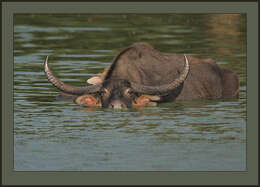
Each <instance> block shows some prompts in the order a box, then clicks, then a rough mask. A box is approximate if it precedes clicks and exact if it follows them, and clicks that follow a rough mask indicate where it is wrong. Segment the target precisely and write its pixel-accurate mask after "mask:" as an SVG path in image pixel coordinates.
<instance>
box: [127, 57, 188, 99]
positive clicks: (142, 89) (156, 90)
mask: <svg viewBox="0 0 260 187" xmlns="http://www.w3.org/2000/svg"><path fill="white" fill-rule="evenodd" d="M184 58H185V66H184V69H183V71H182V74H181V75H180V76H179V78H177V79H175V80H174V81H173V82H171V83H169V84H165V85H162V86H145V85H140V84H135V83H131V86H132V88H133V90H134V91H136V92H138V93H144V94H150V95H161V94H164V93H168V92H169V91H171V90H174V89H176V88H177V87H178V86H180V85H181V84H182V83H183V82H184V81H185V79H186V78H187V76H188V73H189V69H190V66H189V62H188V59H187V57H186V55H184Z"/></svg>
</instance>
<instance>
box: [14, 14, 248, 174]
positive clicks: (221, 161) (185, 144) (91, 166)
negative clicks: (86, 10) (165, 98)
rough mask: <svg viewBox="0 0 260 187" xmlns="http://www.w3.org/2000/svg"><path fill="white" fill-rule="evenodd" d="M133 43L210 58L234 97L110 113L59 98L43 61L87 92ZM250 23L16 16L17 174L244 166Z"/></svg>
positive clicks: (218, 17) (172, 17) (240, 19)
mask: <svg viewBox="0 0 260 187" xmlns="http://www.w3.org/2000/svg"><path fill="white" fill-rule="evenodd" d="M134 42H147V43H149V44H150V45H152V46H153V47H154V48H155V49H157V50H159V51H162V52H174V53H186V54H189V55H194V56H198V57H201V58H213V59H215V60H216V62H217V64H219V66H221V67H225V68H228V69H231V70H232V71H234V72H235V73H236V74H237V75H238V76H239V79H240V97H239V99H231V100H202V101H189V102H188V101H186V102H175V103H165V104H161V105H159V106H157V107H147V108H141V109H130V110H127V111H113V110H109V109H102V108H100V109H90V108H83V107H80V106H77V105H75V104H74V103H73V102H71V101H58V100H56V99H55V97H56V95H57V94H58V91H57V89H55V88H54V87H53V86H52V85H51V84H50V83H49V82H48V81H47V79H46V77H45V74H44V72H43V62H44V59H45V58H46V56H47V55H48V56H49V62H50V64H51V67H52V69H53V71H54V72H55V74H56V75H57V76H58V77H60V78H61V79H62V80H63V81H65V82H66V83H69V84H74V85H84V84H86V80H87V79H88V78H90V77H91V76H92V75H94V74H96V73H99V72H102V71H103V69H104V67H107V66H108V65H109V64H110V63H111V61H112V59H113V57H114V56H115V55H116V54H117V53H118V52H119V51H120V50H121V49H122V48H124V47H127V46H128V45H131V44H133V43H134ZM246 63H247V62H246V17H245V15H241V14H161V15H159V14H158V15H149V14H126V15H122V14H115V15H113V14H107V15H106V14H104V15H95V14H89V15H88V14H73V15H69V14H68V15H58V14H56V15H51V14H45V15H29V14H28V15H21V14H20V15H15V17H14V138H15V139H14V169H15V170H16V171H241V170H245V169H246Z"/></svg>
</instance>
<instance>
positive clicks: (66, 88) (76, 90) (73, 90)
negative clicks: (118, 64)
mask: <svg viewBox="0 0 260 187" xmlns="http://www.w3.org/2000/svg"><path fill="white" fill-rule="evenodd" d="M44 72H45V74H46V76H47V78H48V80H49V81H50V82H51V83H52V84H53V86H55V87H56V88H58V89H59V90H61V91H62V92H65V93H68V94H74V95H82V94H85V93H95V92H98V91H99V90H100V88H101V84H97V85H92V86H84V87H76V86H70V85H68V84H65V83H64V82H62V81H61V80H59V79H58V78H56V77H55V76H54V75H53V73H52V72H51V70H50V68H49V66H48V56H47V57H46V60H45V63H44Z"/></svg>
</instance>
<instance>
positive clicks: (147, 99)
mask: <svg viewBox="0 0 260 187" xmlns="http://www.w3.org/2000/svg"><path fill="white" fill-rule="evenodd" d="M159 100H160V97H159V96H151V95H141V96H140V97H138V98H137V99H136V101H135V103H134V104H133V106H156V105H157V103H156V102H152V101H159Z"/></svg>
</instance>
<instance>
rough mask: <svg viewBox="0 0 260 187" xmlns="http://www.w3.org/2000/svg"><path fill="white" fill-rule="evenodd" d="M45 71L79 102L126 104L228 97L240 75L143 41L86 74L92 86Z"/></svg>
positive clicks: (236, 91)
mask: <svg viewBox="0 0 260 187" xmlns="http://www.w3.org/2000/svg"><path fill="white" fill-rule="evenodd" d="M45 72H46V74H47V77H48V79H49V80H50V82H51V83H52V84H53V85H54V86H56V87H57V88H58V89H60V90H61V91H62V92H64V93H66V94H70V95H71V96H72V97H75V102H76V103H77V104H80V105H83V106H103V107H109V108H128V107H131V106H151V105H156V103H158V102H169V101H182V100H196V99H219V98H233V97H238V95H239V80H238V78H237V76H236V75H235V74H234V73H233V72H231V71H230V70H227V69H223V68H220V67H219V66H218V65H217V64H216V63H215V61H214V60H212V59H199V58H196V57H192V56H187V57H186V56H184V55H180V54H174V53H161V52H159V51H157V50H155V49H154V48H152V47H151V46H150V45H148V44H146V43H136V44H133V45H132V46H130V47H128V48H126V49H125V50H123V51H121V52H120V53H119V54H118V55H117V56H116V57H115V59H114V61H113V63H112V64H111V66H110V67H108V68H106V69H105V71H104V72H103V73H101V74H99V75H97V76H94V77H92V78H91V79H89V80H88V82H89V83H91V84H93V85H92V86H85V87H82V88H80V87H73V86H69V85H66V84H65V83H63V82H61V81H59V80H58V79H57V78H56V77H54V75H53V74H52V73H49V72H50V70H49V67H48V59H46V63H45Z"/></svg>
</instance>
